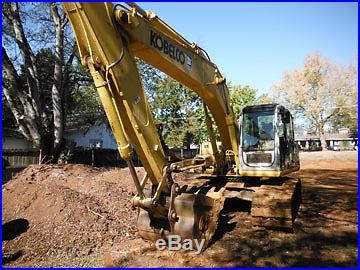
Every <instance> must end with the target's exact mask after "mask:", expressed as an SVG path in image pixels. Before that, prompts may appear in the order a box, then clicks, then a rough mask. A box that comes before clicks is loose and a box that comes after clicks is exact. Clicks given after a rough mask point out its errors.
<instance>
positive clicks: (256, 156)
mask: <svg viewBox="0 0 360 270" xmlns="http://www.w3.org/2000/svg"><path fill="white" fill-rule="evenodd" d="M63 8H64V10H65V12H66V14H67V16H68V18H69V20H70V23H71V26H72V29H73V31H74V33H75V38H76V42H77V46H78V50H79V56H80V59H81V63H82V65H83V66H84V67H85V68H86V69H87V70H89V71H90V74H91V76H92V78H93V80H94V85H95V87H96V89H97V92H98V94H99V97H100V100H101V102H102V105H103V107H104V110H105V113H106V116H107V118H108V121H109V123H110V126H111V129H112V131H113V134H114V137H115V139H116V142H117V144H118V150H119V153H120V155H121V158H122V159H124V160H125V161H126V163H127V166H128V168H129V171H130V173H131V177H132V180H133V182H134V185H135V187H136V191H137V194H136V195H135V196H134V198H133V199H132V205H133V206H134V207H135V208H138V209H139V211H138V212H139V214H138V217H137V228H138V232H139V234H140V236H141V237H143V238H144V239H147V240H157V239H164V240H166V239H168V237H169V236H170V235H177V236H180V237H181V238H182V239H193V240H195V239H198V240H199V239H203V240H205V245H204V247H206V246H208V245H209V243H211V240H212V238H213V236H214V234H215V232H216V230H217V228H218V225H219V224H218V223H219V216H220V214H221V212H222V211H223V210H224V207H225V201H226V200H227V199H231V198H236V199H239V200H240V201H243V202H244V203H247V204H249V203H250V204H251V211H250V212H251V219H252V221H253V222H252V224H253V226H256V227H263V228H266V229H280V230H287V231H293V225H294V220H295V217H296V213H297V211H298V208H299V205H300V202H301V181H300V179H298V178H297V177H291V176H290V175H289V174H290V173H292V172H295V171H297V170H299V168H300V163H299V153H298V149H297V147H296V144H295V142H294V129H293V119H292V116H291V114H290V112H289V111H288V110H287V109H286V108H284V107H283V106H281V105H279V104H265V105H255V106H248V107H245V108H244V109H243V110H242V113H241V116H240V119H235V118H234V113H233V109H232V107H231V104H230V99H229V90H228V88H227V86H226V80H225V78H224V77H223V76H222V75H221V73H220V70H219V68H218V67H217V66H216V65H215V64H214V63H213V62H212V61H211V59H210V57H209V55H208V54H207V52H206V51H205V50H204V49H202V48H201V47H199V46H198V45H197V44H195V43H190V42H189V41H188V40H186V39H185V38H184V37H183V36H181V35H180V34H179V33H178V32H176V31H175V30H174V29H173V28H172V27H170V26H169V25H168V24H166V23H165V22H164V21H163V20H161V19H160V18H159V17H158V16H157V15H156V14H155V13H154V12H152V11H145V10H143V9H142V8H141V7H139V6H138V5H137V4H135V3H124V4H112V3H109V2H91V3H86V2H64V3H63ZM222 49H223V48H222ZM136 57H137V58H139V59H142V60H143V61H144V62H146V63H148V64H150V65H152V66H153V67H155V68H157V69H159V70H161V71H162V72H164V73H165V74H167V75H169V76H171V77H172V78H174V79H175V80H177V81H178V82H179V83H181V84H183V85H185V86H186V87H188V88H189V89H190V90H191V91H194V92H195V93H196V94H197V95H198V96H199V97H201V99H202V101H203V106H204V111H205V122H206V126H207V132H208V138H209V141H208V142H207V143H204V144H203V145H202V147H201V152H200V153H199V154H198V155H197V156H196V157H195V158H193V159H188V160H181V161H177V162H172V163H171V162H169V160H168V159H167V151H166V149H165V147H164V143H163V142H162V140H161V138H160V136H159V134H158V132H157V127H156V125H155V123H154V120H153V116H152V112H151V110H150V107H149V104H148V101H147V97H146V94H145V91H144V88H143V86H142V83H141V79H140V74H139V70H138V68H137V65H136ZM215 125H216V127H217V129H218V132H219V137H220V143H219V142H217V141H216V135H215V132H214V128H215ZM132 149H134V150H135V152H136V154H137V156H138V158H139V159H140V161H141V163H142V165H143V167H144V169H145V171H146V173H145V175H144V176H143V177H141V179H140V177H139V176H138V175H137V173H136V170H135V168H134V164H133V161H132V151H133V150H132ZM179 171H180V172H181V171H186V172H189V171H192V172H193V173H190V172H189V173H187V174H186V175H187V177H185V179H182V180H179V181H174V178H175V177H173V176H174V174H176V173H178V172H179Z"/></svg>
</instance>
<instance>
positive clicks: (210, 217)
mask: <svg viewBox="0 0 360 270" xmlns="http://www.w3.org/2000/svg"><path fill="white" fill-rule="evenodd" d="M180 190H181V192H180V194H178V195H177V196H176V197H175V199H174V202H173V205H174V207H173V208H174V209H173V210H174V212H175V213H176V215H177V220H176V222H174V223H172V224H169V223H168V221H166V220H159V219H153V218H152V217H151V215H150V214H149V213H148V212H146V211H144V210H140V213H139V216H138V230H139V234H140V236H141V237H142V238H144V239H146V240H152V241H155V240H157V239H160V238H162V239H165V240H166V239H167V238H168V236H169V235H178V236H180V237H181V238H182V239H205V244H204V247H203V248H206V247H207V246H208V245H209V243H211V240H212V238H213V236H214V235H215V232H216V230H217V228H218V220H219V216H220V214H221V212H222V210H226V209H224V205H225V200H226V199H231V198H239V199H241V200H244V201H251V220H252V224H253V226H255V227H265V228H269V229H276V230H282V231H289V232H292V231H293V224H294V220H295V217H296V213H297V211H298V208H299V205H300V202H301V181H300V179H296V178H290V177H283V178H276V179H267V180H262V181H244V180H242V179H237V180H233V181H227V180H225V179H223V180H217V179H216V178H211V177H209V178H207V177H206V178H201V177H200V178H192V179H188V180H187V181H184V182H182V183H181V185H180Z"/></svg>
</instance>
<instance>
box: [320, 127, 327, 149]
mask: <svg viewBox="0 0 360 270" xmlns="http://www.w3.org/2000/svg"><path fill="white" fill-rule="evenodd" d="M319 136H320V142H321V147H322V151H327V150H328V149H327V144H326V138H325V131H324V128H323V127H322V128H319Z"/></svg>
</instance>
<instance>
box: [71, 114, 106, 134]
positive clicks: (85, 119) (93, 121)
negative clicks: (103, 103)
mask: <svg viewBox="0 0 360 270" xmlns="http://www.w3.org/2000/svg"><path fill="white" fill-rule="evenodd" d="M107 123H108V120H107V118H106V115H105V113H103V112H96V113H78V114H72V115H69V116H68V117H67V118H66V127H65V132H73V131H78V130H86V129H89V128H91V127H93V126H99V125H101V124H107Z"/></svg>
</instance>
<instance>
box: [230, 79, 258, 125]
mask: <svg viewBox="0 0 360 270" xmlns="http://www.w3.org/2000/svg"><path fill="white" fill-rule="evenodd" d="M228 88H229V89H230V102H231V105H232V107H233V111H234V116H235V119H239V116H240V113H241V110H242V108H244V107H246V106H249V105H255V104H257V99H256V90H255V89H253V88H251V87H250V86H249V85H245V86H241V85H234V86H232V85H231V84H230V85H228Z"/></svg>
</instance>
